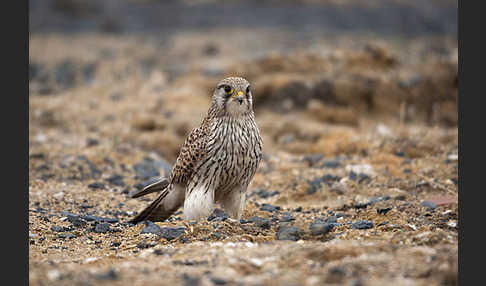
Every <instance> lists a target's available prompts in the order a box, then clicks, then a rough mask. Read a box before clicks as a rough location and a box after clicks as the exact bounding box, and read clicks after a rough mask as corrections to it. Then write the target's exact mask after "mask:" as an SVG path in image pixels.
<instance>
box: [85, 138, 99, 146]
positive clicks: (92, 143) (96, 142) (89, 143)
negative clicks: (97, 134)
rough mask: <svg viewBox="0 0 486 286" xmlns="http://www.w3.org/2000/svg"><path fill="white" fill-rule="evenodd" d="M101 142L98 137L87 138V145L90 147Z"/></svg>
mask: <svg viewBox="0 0 486 286" xmlns="http://www.w3.org/2000/svg"><path fill="white" fill-rule="evenodd" d="M99 143H100V142H99V141H98V140H97V139H94V138H88V139H87V140H86V145H87V146H88V147H91V146H96V145H98V144H99Z"/></svg>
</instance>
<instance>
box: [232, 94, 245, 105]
mask: <svg viewBox="0 0 486 286" xmlns="http://www.w3.org/2000/svg"><path fill="white" fill-rule="evenodd" d="M234 98H235V99H236V100H238V102H239V103H240V105H241V104H242V103H243V100H244V99H245V94H244V93H243V91H238V92H237V93H236V94H235V95H234Z"/></svg>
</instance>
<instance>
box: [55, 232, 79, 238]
mask: <svg viewBox="0 0 486 286" xmlns="http://www.w3.org/2000/svg"><path fill="white" fill-rule="evenodd" d="M57 237H59V238H62V239H65V238H68V239H72V238H75V237H76V236H75V235H74V234H72V233H61V234H59V235H58V236H57Z"/></svg>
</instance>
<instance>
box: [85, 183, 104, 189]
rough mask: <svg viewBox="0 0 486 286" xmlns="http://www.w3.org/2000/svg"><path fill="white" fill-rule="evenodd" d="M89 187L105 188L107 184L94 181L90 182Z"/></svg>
mask: <svg viewBox="0 0 486 286" xmlns="http://www.w3.org/2000/svg"><path fill="white" fill-rule="evenodd" d="M88 188H90V189H104V188H105V184H103V183H101V182H94V183H91V184H89V185H88Z"/></svg>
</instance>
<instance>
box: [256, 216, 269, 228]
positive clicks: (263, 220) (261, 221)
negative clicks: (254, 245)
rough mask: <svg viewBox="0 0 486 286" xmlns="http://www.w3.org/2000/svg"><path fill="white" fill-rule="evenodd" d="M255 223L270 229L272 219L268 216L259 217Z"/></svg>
mask: <svg viewBox="0 0 486 286" xmlns="http://www.w3.org/2000/svg"><path fill="white" fill-rule="evenodd" d="M255 225H256V226H258V227H260V228H263V229H270V220H269V219H267V218H259V220H257V221H256V222H255Z"/></svg>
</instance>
